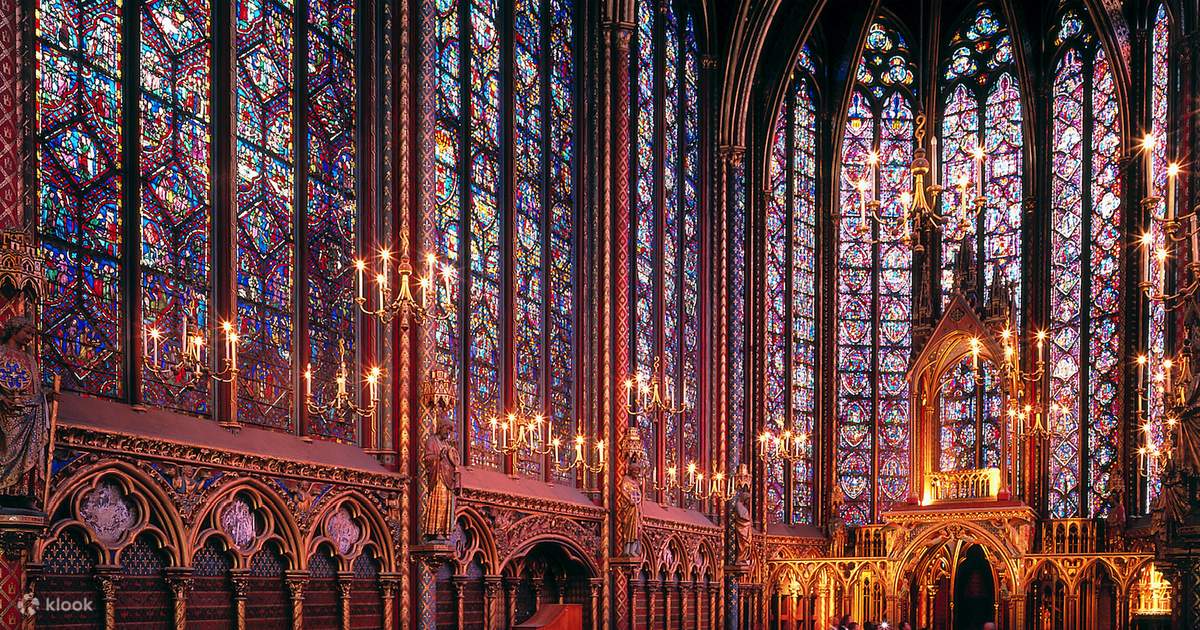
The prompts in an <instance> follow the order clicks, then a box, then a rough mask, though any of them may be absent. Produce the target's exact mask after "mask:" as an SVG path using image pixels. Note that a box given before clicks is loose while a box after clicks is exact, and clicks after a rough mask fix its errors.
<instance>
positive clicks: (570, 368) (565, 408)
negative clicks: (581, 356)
mask: <svg viewBox="0 0 1200 630" xmlns="http://www.w3.org/2000/svg"><path fill="white" fill-rule="evenodd" d="M572 6H573V5H572V2H571V0H550V10H551V12H552V15H551V16H550V19H551V20H552V21H551V24H550V41H549V45H548V48H549V56H550V61H551V66H550V73H549V82H550V85H549V95H550V96H549V98H550V102H549V117H550V120H549V125H550V132H549V144H548V146H549V154H548V156H547V157H548V159H549V162H550V164H549V168H550V189H549V202H550V217H549V219H550V250H549V252H548V253H547V258H546V264H547V265H548V266H549V282H548V283H547V288H548V290H549V296H550V304H549V320H548V321H547V327H548V329H549V331H550V332H549V347H548V348H547V352H548V353H549V375H548V376H549V380H550V403H549V409H550V418H551V419H552V420H553V422H554V426H555V427H558V428H559V429H561V430H562V431H563V433H564V434H566V435H574V434H575V431H576V429H575V414H574V408H575V406H574V399H573V396H574V389H575V388H574V382H575V358H574V356H575V355H574V343H575V325H574V312H575V278H574V273H575V263H574V261H575V252H574V249H573V247H572V243H574V241H575V236H574V235H575V232H574V230H575V215H574V207H575V182H574V171H573V168H572V164H573V158H574V152H575V87H574V82H575V61H574V57H573V56H572V53H571V51H572V48H573V46H574V41H573V39H574V30H573V29H574V26H573V23H572V18H571V11H572ZM556 474H559V475H565V473H556ZM563 478H566V477H563Z"/></svg>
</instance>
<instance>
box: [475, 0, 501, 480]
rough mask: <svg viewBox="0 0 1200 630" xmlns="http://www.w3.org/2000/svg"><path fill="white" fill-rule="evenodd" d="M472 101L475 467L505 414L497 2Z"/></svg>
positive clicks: (487, 15)
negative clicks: (492, 424) (495, 418)
mask: <svg viewBox="0 0 1200 630" xmlns="http://www.w3.org/2000/svg"><path fill="white" fill-rule="evenodd" d="M470 7H471V15H470V26H471V39H470V42H471V57H470V59H471V61H470V73H471V76H470V88H469V90H468V91H467V103H468V118H469V124H468V126H467V129H468V153H467V159H468V173H470V201H469V207H470V209H471V211H470V213H469V220H468V225H470V237H469V238H468V240H467V242H468V243H469V244H470V255H469V257H468V267H467V275H468V278H467V313H466V316H467V334H468V336H469V338H470V339H471V344H470V346H469V348H468V351H467V372H466V373H467V409H466V412H467V421H468V426H470V439H471V443H472V444H475V445H479V447H475V448H472V449H471V450H470V452H471V461H472V463H474V464H483V465H488V466H497V465H498V464H499V460H498V458H497V457H496V454H495V453H494V452H493V451H491V450H489V449H487V448H482V446H483V445H484V444H486V443H487V441H488V440H489V439H490V437H491V432H490V429H489V425H488V419H489V418H491V417H492V415H494V414H496V413H503V412H504V410H503V409H499V408H498V406H499V405H500V403H501V400H500V315H501V310H500V258H501V251H500V230H501V225H502V224H501V223H500V220H501V218H500V207H499V199H498V195H499V192H500V188H499V186H500V179H499V176H500V175H499V167H500V165H499V151H500V136H499V134H500V127H501V125H500V102H499V99H498V98H497V95H498V94H499V93H500V39H499V34H498V33H497V31H496V24H495V16H496V14H497V6H496V0H472V2H471V4H470Z"/></svg>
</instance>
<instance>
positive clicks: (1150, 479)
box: [1138, 4, 1171, 505]
mask: <svg viewBox="0 0 1200 630" xmlns="http://www.w3.org/2000/svg"><path fill="white" fill-rule="evenodd" d="M1170 45H1171V18H1170V16H1169V15H1168V13H1167V7H1166V5H1165V4H1159V5H1158V10H1157V11H1156V12H1155V17H1154V30H1153V32H1152V33H1151V41H1150V66H1149V73H1150V78H1149V81H1148V83H1149V84H1150V133H1152V134H1154V137H1155V138H1158V139H1160V140H1159V141H1158V142H1156V143H1155V145H1154V153H1153V156H1152V159H1153V160H1154V175H1155V181H1154V189H1155V191H1156V193H1155V194H1157V195H1159V196H1160V197H1165V194H1166V193H1165V191H1166V186H1167V153H1168V149H1169V144H1170V137H1171V136H1170V129H1169V126H1168V125H1169V121H1170V113H1171V111H1170V110H1171V67H1170ZM1166 209H1167V208H1166V202H1165V200H1164V201H1162V202H1160V203H1157V204H1155V205H1154V207H1153V209H1152V211H1151V213H1152V215H1153V218H1154V219H1157V220H1159V221H1161V220H1162V219H1164V218H1165V216H1166ZM1150 226H1151V227H1150V234H1151V236H1152V238H1153V240H1154V249H1155V250H1157V249H1159V248H1161V247H1164V246H1165V234H1164V233H1163V229H1162V224H1161V223H1159V222H1158V221H1152V222H1151V223H1150ZM1159 275H1160V274H1159V269H1158V265H1152V266H1151V268H1150V278H1147V279H1146V280H1147V281H1148V282H1149V283H1150V286H1153V287H1157V286H1165V283H1164V280H1165V278H1159ZM1147 334H1148V339H1147V342H1146V355H1147V365H1149V366H1151V367H1150V369H1149V370H1148V371H1147V372H1148V374H1147V375H1146V376H1145V378H1146V381H1145V382H1143V383H1141V384H1140V386H1141V387H1143V388H1145V391H1146V420H1147V422H1146V426H1147V427H1148V429H1149V430H1148V431H1147V432H1145V433H1140V432H1139V433H1138V435H1139V436H1140V437H1143V439H1144V440H1145V442H1143V444H1145V445H1149V446H1151V447H1153V448H1162V447H1163V444H1164V440H1165V439H1166V431H1165V424H1164V422H1163V420H1164V415H1165V414H1164V409H1163V399H1164V397H1165V396H1164V392H1163V379H1162V369H1161V367H1160V366H1162V364H1163V361H1164V360H1165V359H1166V354H1167V313H1166V310H1165V308H1164V306H1163V304H1162V302H1151V303H1150V306H1149V322H1148V323H1147ZM1139 442H1142V440H1139ZM1143 444H1139V446H1141V445H1143ZM1146 483H1147V492H1146V499H1147V505H1149V502H1150V501H1153V500H1154V499H1155V498H1156V497H1157V496H1158V493H1159V492H1160V491H1161V489H1162V479H1161V476H1160V475H1159V474H1158V471H1152V473H1151V474H1150V475H1148V476H1147V481H1146Z"/></svg>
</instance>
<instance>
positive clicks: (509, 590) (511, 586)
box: [504, 577, 521, 628]
mask: <svg viewBox="0 0 1200 630" xmlns="http://www.w3.org/2000/svg"><path fill="white" fill-rule="evenodd" d="M519 586H521V578H515V577H508V578H504V596H505V598H506V599H507V600H508V613H507V615H508V626H506V627H509V628H511V627H513V626H515V625H517V588H518V587H519Z"/></svg>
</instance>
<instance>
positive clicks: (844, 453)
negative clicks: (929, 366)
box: [834, 17, 916, 525]
mask: <svg viewBox="0 0 1200 630" xmlns="http://www.w3.org/2000/svg"><path fill="white" fill-rule="evenodd" d="M915 74H916V68H915V66H914V64H913V62H912V57H911V53H910V50H909V47H908V41H907V39H906V38H905V37H904V36H903V35H902V34H901V33H900V32H899V31H898V30H897V29H896V28H895V26H894V25H893V23H892V22H891V20H889V19H887V18H883V17H880V18H877V19H876V21H875V22H874V23H873V24H872V25H871V28H870V31H869V32H868V33H867V40H866V43H865V45H864V49H863V53H862V58H861V59H860V60H859V63H858V69H857V71H856V75H855V86H854V91H853V93H852V94H851V97H850V106H849V110H848V111H847V113H846V120H845V125H844V127H843V131H842V141H841V152H842V156H841V157H842V159H841V163H842V167H841V176H840V180H839V181H840V195H839V203H840V216H841V220H840V222H839V228H838V239H839V244H838V281H837V323H838V324H837V325H838V330H837V357H836V366H837V375H838V381H837V392H838V394H837V426H836V433H837V434H836V438H835V440H836V441H835V446H836V449H837V450H836V452H837V458H836V459H837V461H836V462H835V463H834V476H835V479H836V482H837V485H838V489H839V490H840V492H841V494H842V497H843V503H842V508H841V510H842V518H843V519H845V521H846V523H848V524H851V525H861V524H865V523H871V522H874V521H877V520H878V519H879V515H880V514H881V513H882V512H884V511H886V510H887V509H889V508H890V507H891V506H892V504H894V503H895V502H897V501H902V500H904V499H905V498H906V497H907V495H908V473H909V461H908V458H909V455H908V453H909V435H908V433H909V432H908V425H909V421H908V418H909V409H908V384H907V382H906V381H905V372H906V371H907V369H908V362H909V355H910V354H911V350H912V249H911V247H910V246H909V245H908V244H906V243H905V242H904V241H905V239H904V228H903V225H902V222H901V220H900V219H901V217H902V216H903V209H902V207H901V204H900V199H899V197H900V193H901V192H903V191H904V190H907V189H908V188H909V186H910V183H909V173H908V165H909V164H910V162H911V161H912V152H913V142H914V140H913V132H914V129H913V126H914V114H913V102H914V98H915V94H914V89H915V86H914V79H915ZM872 153H875V154H876V155H877V156H878V165H877V167H876V168H872V166H871V165H870V159H869V156H870V155H871V154H872ZM862 184H865V188H866V189H867V192H866V193H865V194H866V195H868V196H870V194H871V192H872V191H877V195H878V199H879V200H880V202H881V205H880V208H879V212H880V214H881V215H882V221H879V222H876V221H873V220H871V218H870V217H869V216H868V213H869V212H870V211H869V210H864V205H865V204H864V203H863V199H862V197H863V194H864V192H863V190H862V188H860V185H862Z"/></svg>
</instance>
